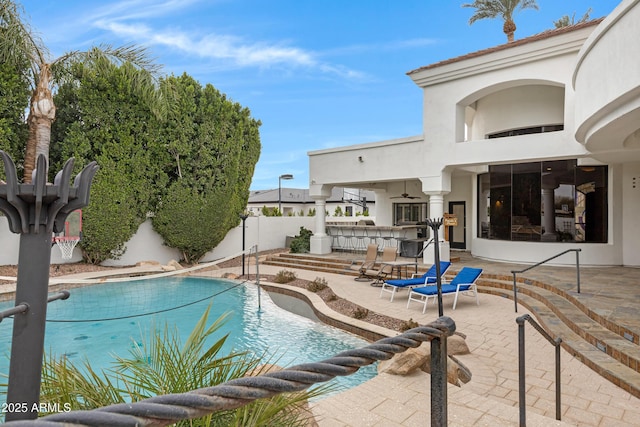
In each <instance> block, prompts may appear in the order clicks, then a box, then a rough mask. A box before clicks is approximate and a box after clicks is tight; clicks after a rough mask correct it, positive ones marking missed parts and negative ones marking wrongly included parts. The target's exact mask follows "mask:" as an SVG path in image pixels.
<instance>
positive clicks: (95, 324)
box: [0, 277, 376, 400]
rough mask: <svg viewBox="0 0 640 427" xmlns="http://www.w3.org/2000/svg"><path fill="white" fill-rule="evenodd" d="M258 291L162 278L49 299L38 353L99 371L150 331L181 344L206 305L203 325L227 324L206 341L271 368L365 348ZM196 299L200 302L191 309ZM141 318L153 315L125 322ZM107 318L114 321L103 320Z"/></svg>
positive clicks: (3, 333) (5, 361) (363, 372)
mask: <svg viewBox="0 0 640 427" xmlns="http://www.w3.org/2000/svg"><path fill="white" fill-rule="evenodd" d="M258 294H259V293H258V290H257V286H256V285H255V284H252V283H247V284H242V285H238V283H236V282H232V281H227V280H220V279H209V278H197V277H168V278H160V279H152V280H140V281H133V282H117V283H107V284H101V285H94V286H90V287H85V288H79V289H73V290H72V291H71V297H70V298H69V299H67V300H63V301H54V302H52V303H50V304H49V306H48V309H47V320H48V321H47V326H46V335H45V351H46V352H47V353H48V354H54V355H57V356H61V355H65V356H66V357H67V358H68V359H69V360H70V361H72V362H74V363H76V364H79V363H80V362H82V361H84V360H85V359H87V360H90V361H91V366H92V368H93V369H94V370H96V371H99V369H101V368H108V367H110V365H111V363H112V362H113V360H114V359H113V354H117V355H119V356H123V357H128V356H129V355H130V350H131V349H132V348H133V346H135V345H136V344H135V343H141V342H143V341H145V340H146V339H147V338H148V337H149V335H150V334H149V331H150V330H151V328H154V327H155V328H164V325H165V324H168V325H175V326H176V328H177V329H178V331H179V334H180V337H181V339H182V341H183V342H184V341H185V340H186V338H187V337H188V335H189V333H190V332H191V331H192V329H193V327H194V326H195V324H196V323H197V321H198V320H199V319H200V317H201V316H202V314H203V312H204V310H205V309H206V308H207V307H208V306H209V305H211V311H210V314H209V319H208V321H209V324H211V323H213V322H214V321H215V320H216V319H217V318H218V317H219V316H221V315H222V314H224V313H229V316H228V318H227V321H226V323H225V324H224V325H223V327H222V328H221V329H220V330H219V331H218V332H217V333H216V334H214V336H213V337H211V339H212V341H213V340H217V339H219V338H221V337H222V336H224V335H225V334H227V333H229V337H228V339H227V342H226V344H225V347H224V349H223V352H222V353H221V354H226V353H228V351H230V350H232V349H234V350H250V351H252V352H253V353H255V354H256V355H261V354H263V353H265V352H266V357H267V359H269V361H270V363H276V364H278V365H280V366H283V367H287V366H292V365H295V364H300V363H307V362H317V361H320V360H323V359H326V358H329V357H332V356H334V355H335V354H337V353H339V352H341V351H344V350H348V349H352V348H359V347H364V346H365V345H367V342H366V341H365V340H363V339H361V338H359V337H356V336H354V335H351V334H348V333H346V332H344V331H341V330H339V329H336V328H333V327H330V326H327V325H324V324H322V323H317V322H314V321H312V320H310V319H307V318H304V317H301V316H298V315H296V314H293V313H290V312H288V311H286V310H283V309H281V308H279V307H278V306H276V305H275V304H274V303H273V302H272V301H271V299H270V298H269V296H268V294H267V293H266V292H265V291H262V292H260V298H259V297H258ZM198 300H202V301H200V302H198V303H196V304H192V305H191V303H192V302H194V301H198ZM258 300H260V309H259V308H258ZM183 305H184V307H182V308H178V309H175V310H170V311H164V310H169V309H171V308H174V307H179V306H183ZM11 306H13V303H9V302H6V303H0V309H5V308H8V307H11ZM144 313H156V314H153V315H145V316H139V317H129V316H137V315H139V314H144ZM111 318H119V319H117V320H106V319H111ZM69 320H74V322H69ZM79 320H80V322H78V321H79ZM12 329H13V321H12V319H4V320H3V321H2V322H1V323H0V373H2V374H5V375H8V372H9V354H10V342H11V336H12ZM172 329H173V328H171V329H170V330H172ZM146 341H148V340H146ZM375 375H376V369H375V366H374V365H371V366H367V367H364V368H361V369H360V370H359V371H358V372H356V373H355V374H352V375H349V376H346V377H339V378H336V379H335V380H333V382H332V384H334V385H335V386H336V388H337V390H340V389H346V388H350V387H353V386H356V385H358V384H361V383H362V382H364V381H366V380H368V379H370V378H372V377H374V376H375ZM3 380H5V381H3ZM0 382H6V378H4V379H3V378H0ZM2 400H4V399H3V398H2Z"/></svg>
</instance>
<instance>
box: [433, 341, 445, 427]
mask: <svg viewBox="0 0 640 427" xmlns="http://www.w3.org/2000/svg"><path fill="white" fill-rule="evenodd" d="M446 426H447V337H446V336H442V337H435V338H434V339H433V340H431V427H446Z"/></svg>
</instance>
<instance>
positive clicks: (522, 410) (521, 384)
mask: <svg viewBox="0 0 640 427" xmlns="http://www.w3.org/2000/svg"><path fill="white" fill-rule="evenodd" d="M527 317H528V314H525V315H524V316H520V317H518V318H517V319H516V323H517V324H518V402H519V411H518V412H519V414H520V427H525V426H526V425H527V394H526V390H525V387H526V383H525V378H526V374H525V359H524V349H525V345H524V322H525V320H526V319H527Z"/></svg>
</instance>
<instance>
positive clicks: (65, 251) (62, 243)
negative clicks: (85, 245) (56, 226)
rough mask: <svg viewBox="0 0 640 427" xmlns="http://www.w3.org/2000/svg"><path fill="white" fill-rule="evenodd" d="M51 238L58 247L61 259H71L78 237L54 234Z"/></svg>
mask: <svg viewBox="0 0 640 427" xmlns="http://www.w3.org/2000/svg"><path fill="white" fill-rule="evenodd" d="M53 240H54V242H56V245H58V247H59V248H60V252H61V253H62V259H71V257H72V256H73V249H74V248H75V247H76V245H77V244H78V242H79V241H80V238H79V237H72V236H55V237H54V238H53Z"/></svg>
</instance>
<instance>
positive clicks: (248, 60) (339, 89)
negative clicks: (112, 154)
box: [21, 0, 620, 190]
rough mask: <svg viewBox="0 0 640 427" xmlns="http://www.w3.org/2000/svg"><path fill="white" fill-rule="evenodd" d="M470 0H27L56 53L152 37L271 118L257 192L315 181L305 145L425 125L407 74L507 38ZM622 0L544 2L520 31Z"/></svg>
mask: <svg viewBox="0 0 640 427" xmlns="http://www.w3.org/2000/svg"><path fill="white" fill-rule="evenodd" d="M467 2H468V3H470V2H471V0H402V1H400V0H368V1H365V0H119V1H118V0H116V1H110V0H102V1H95V0H63V1H61V0H25V1H22V2H21V3H22V5H23V6H24V9H25V12H26V15H27V19H28V21H29V22H30V23H31V25H32V27H33V28H34V29H35V30H37V31H38V32H39V33H40V34H41V36H42V38H43V39H44V41H45V43H46V45H47V46H48V47H49V49H50V50H51V51H52V54H53V55H54V56H59V55H61V54H63V53H65V52H67V51H69V50H73V49H87V48H89V47H90V46H92V45H96V44H100V43H109V44H112V45H115V46H118V45H124V44H130V43H135V44H140V45H145V46H147V47H148V48H149V49H150V51H151V53H152V55H153V56H154V57H155V58H156V59H157V62H158V63H160V64H162V65H163V67H164V68H163V72H164V73H165V74H171V73H173V74H176V75H180V74H182V73H183V72H187V73H188V74H190V75H191V76H193V77H194V78H196V79H197V80H198V81H200V83H202V84H203V85H204V84H207V83H211V84H212V85H214V86H215V87H216V88H217V89H218V90H220V91H221V92H223V93H225V94H226V95H227V96H228V97H229V98H231V99H232V100H234V101H236V102H239V103H240V104H242V105H243V106H245V107H247V108H249V109H250V110H251V112H252V115H253V117H255V118H257V119H259V120H261V121H262V127H261V129H260V134H261V142H262V154H261V157H260V161H259V162H258V164H257V167H256V171H255V174H254V177H253V182H252V185H251V189H252V190H262V189H268V188H277V186H278V176H279V175H281V174H284V173H290V174H293V175H294V180H292V181H286V186H287V187H294V188H307V187H308V181H309V177H308V165H309V162H308V157H307V152H308V151H312V150H319V149H325V148H331V147H336V146H343V145H351V144H360V143H366V142H374V141H381V140H385V139H393V138H402V137H407V136H413V135H418V134H420V133H421V132H422V118H421V112H422V92H421V90H420V89H419V88H418V87H417V86H416V85H415V84H414V83H413V82H412V81H411V79H410V78H409V77H408V76H407V75H406V73H407V72H408V71H410V70H413V69H415V68H418V67H421V66H424V65H428V64H431V63H434V62H437V61H440V60H443V59H447V58H451V57H455V56H458V55H463V54H465V53H469V52H474V51H476V50H480V49H484V48H487V47H491V46H495V45H498V44H502V43H505V42H506V37H505V35H504V34H503V33H502V21H500V20H497V19H496V20H482V21H477V22H476V23H474V24H473V25H471V26H470V25H469V24H468V21H469V17H470V16H471V15H472V13H473V9H471V8H462V7H461V5H462V4H463V3H467ZM619 3H620V0H538V5H539V6H540V10H538V11H536V10H531V9H527V10H523V11H520V12H518V13H517V14H516V15H515V22H516V25H517V28H518V29H517V31H516V39H518V38H523V37H527V36H530V35H533V34H536V33H539V32H541V31H544V30H547V29H550V28H553V21H554V20H557V19H558V18H560V17H561V16H563V15H569V16H571V15H573V14H574V13H575V15H576V19H579V18H580V17H581V16H582V15H583V14H584V12H586V11H587V9H589V8H592V12H591V17H592V18H598V17H602V16H605V15H607V14H608V13H610V12H611V11H612V10H613V9H614V8H615V7H616V6H617V5H618V4H619Z"/></svg>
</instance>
